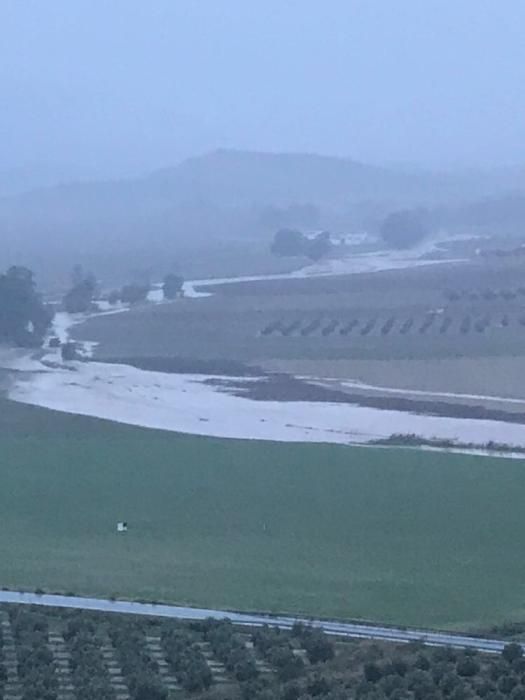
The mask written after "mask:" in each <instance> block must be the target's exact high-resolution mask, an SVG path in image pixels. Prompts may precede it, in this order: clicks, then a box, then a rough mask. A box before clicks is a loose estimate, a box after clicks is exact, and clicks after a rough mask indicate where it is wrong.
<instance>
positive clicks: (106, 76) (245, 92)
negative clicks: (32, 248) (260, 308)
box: [0, 0, 525, 176]
mask: <svg viewBox="0 0 525 700" xmlns="http://www.w3.org/2000/svg"><path fill="white" fill-rule="evenodd" d="M524 28H525V2H524V0H1V2H0V170H2V169H3V170H5V169H8V168H11V167H19V166H24V167H25V166H28V165H30V166H32V165H38V166H42V165H44V166H46V165H48V164H52V165H57V164H58V165H59V166H60V167H61V168H63V169H64V172H65V173H66V174H68V173H69V172H71V174H74V175H78V174H83V173H86V174H89V175H93V174H94V175H104V176H106V175H107V176H113V175H126V174H133V173H136V172H140V171H143V170H149V169H153V168H156V167H159V166H166V165H170V164H173V163H175V162H176V161H177V160H179V159H180V158H182V157H185V156H187V155H192V154H197V153H201V152H203V151H206V150H208V149H212V148H216V147H221V146H224V147H235V148H249V149H259V150H272V151H310V152H319V153H327V154H337V155H344V156H351V157H355V158H358V159H361V160H366V161H373V162H394V161H403V162H409V163H420V164H424V163H430V164H433V165H436V164H437V165H443V164H445V165H448V164H454V163H455V164H459V165H468V164H473V165H478V164H486V165H493V164H508V163H525V89H524V86H525V41H524Z"/></svg>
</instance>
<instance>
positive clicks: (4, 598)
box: [0, 591, 506, 654]
mask: <svg viewBox="0 0 525 700" xmlns="http://www.w3.org/2000/svg"><path fill="white" fill-rule="evenodd" d="M0 603H15V604H23V605H43V606H48V607H58V608H75V609H77V610H98V611H102V612H114V613H124V614H129V615H152V616H156V617H170V618H175V619H179V620H204V619H206V618H208V617H213V618H216V619H226V618H228V619H230V620H231V621H232V622H235V623H237V624H239V625H251V626H260V625H264V624H271V625H275V626H277V627H281V628H282V629H290V628H291V627H292V625H293V624H294V623H295V622H304V623H305V624H310V625H315V626H317V627H320V628H321V629H323V630H324V631H325V632H326V633H327V634H333V635H339V636H341V637H351V638H355V639H375V640H383V641H388V642H405V643H406V642H414V641H416V642H422V643H423V644H427V645H429V646H451V647H457V648H461V649H477V650H478V651H483V652H489V653H493V654H497V653H499V652H501V651H502V649H503V647H504V646H505V644H506V642H505V641H501V640H497V639H483V638H479V637H468V636H465V635H458V634H447V633H445V632H429V631H426V630H418V629H399V628H394V627H380V626H377V625H359V624H354V623H350V622H335V621H327V620H310V619H305V618H298V617H279V616H276V617H274V616H267V615H252V614H246V613H236V612H229V611H226V610H208V609H206V608H186V607H181V606H178V605H153V604H151V603H133V602H127V601H118V600H102V599H99V598H79V597H75V596H61V595H50V594H43V595H38V594H36V593H18V592H15V591H0Z"/></svg>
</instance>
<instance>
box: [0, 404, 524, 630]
mask: <svg viewBox="0 0 525 700" xmlns="http://www.w3.org/2000/svg"><path fill="white" fill-rule="evenodd" d="M0 416H1V417H0V479H1V481H0V483H1V489H0V513H1V516H2V520H1V527H0V562H1V566H0V585H3V586H8V587H20V588H26V589H34V588H37V587H40V588H43V589H46V590H49V591H52V590H54V591H63V592H69V591H71V592H76V593H79V594H93V595H106V596H107V595H119V596H128V597H134V598H148V599H157V600H160V599H163V600H169V601H177V602H186V603H193V604H196V605H207V606H218V607H230V608H238V609H250V610H251V609H257V610H272V611H293V612H298V613H299V612H300V613H308V614H312V615H324V616H342V617H359V618H368V619H374V620H384V621H388V622H397V623H406V624H412V625H413V624H424V625H432V626H437V627H451V628H461V627H470V628H472V627H479V626H487V625H489V624H491V623H495V622H501V621H503V620H508V619H523V618H525V557H523V536H522V533H523V531H524V529H525V509H524V508H523V503H524V502H525V469H524V466H525V465H524V462H523V461H512V460H509V461H504V460H497V459H488V458H483V459H480V458H475V457H465V456H452V455H443V454H437V453H429V452H418V451H407V450H385V449H355V448H345V447H337V446H312V445H309V446H306V445H305V446H303V445H291V444H290V445H285V444H273V443H257V442H243V441H227V440H215V439H206V438H196V437H191V436H178V435H174V434H165V433H159V432H155V431H146V430H140V429H136V428H127V427H124V426H118V425H115V424H111V423H104V422H101V421H96V420H90V419H86V418H80V417H73V416H66V415H63V414H57V413H53V412H50V411H44V410H41V409H37V408H31V407H26V406H19V405H16V404H11V403H7V402H5V401H4V402H1V403H0ZM121 519H124V520H127V521H128V522H129V525H130V529H129V532H128V533H127V534H125V535H118V534H117V533H116V523H117V521H118V520H121Z"/></svg>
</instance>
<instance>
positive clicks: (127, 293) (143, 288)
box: [120, 284, 150, 304]
mask: <svg viewBox="0 0 525 700" xmlns="http://www.w3.org/2000/svg"><path fill="white" fill-rule="evenodd" d="M149 291H150V287H149V286H147V285H141V284H127V285H126V286H125V287H122V291H121V292H120V300H121V301H122V303H123V304H139V303H140V302H142V301H146V299H147V298H148V293H149Z"/></svg>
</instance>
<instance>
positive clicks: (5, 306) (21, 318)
mask: <svg viewBox="0 0 525 700" xmlns="http://www.w3.org/2000/svg"><path fill="white" fill-rule="evenodd" d="M52 318H53V315H52V313H51V312H50V310H49V309H48V308H47V307H46V305H45V304H44V303H43V301H42V298H41V296H40V295H39V294H38V293H37V291H36V285H35V281H34V277H33V273H32V272H31V270H28V269H27V268H26V267H11V268H9V270H8V271H7V272H6V273H5V274H4V275H0V341H3V342H8V343H12V344H15V345H20V346H25V347H38V346H39V345H41V344H42V342H43V339H44V336H45V334H46V332H47V330H48V328H49V326H50V325H51V320H52Z"/></svg>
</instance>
